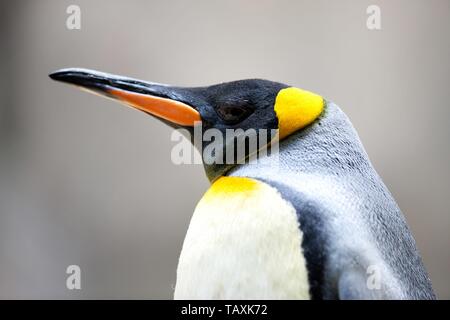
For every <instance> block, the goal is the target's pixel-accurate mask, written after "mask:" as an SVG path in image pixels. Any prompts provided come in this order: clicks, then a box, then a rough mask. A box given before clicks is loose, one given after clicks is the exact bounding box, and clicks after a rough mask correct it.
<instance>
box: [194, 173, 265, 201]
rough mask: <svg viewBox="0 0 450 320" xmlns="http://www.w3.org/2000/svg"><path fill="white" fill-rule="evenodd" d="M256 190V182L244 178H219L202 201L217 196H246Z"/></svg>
mask: <svg viewBox="0 0 450 320" xmlns="http://www.w3.org/2000/svg"><path fill="white" fill-rule="evenodd" d="M257 189H258V181H256V180H254V179H250V178H244V177H229V176H226V177H220V178H219V179H217V180H216V181H215V182H214V183H213V184H212V185H211V187H210V188H209V189H208V191H207V192H206V193H205V195H204V196H203V200H206V201H208V199H210V198H215V197H217V196H223V197H227V196H233V195H235V194H241V195H246V194H249V193H252V192H253V191H255V190H257Z"/></svg>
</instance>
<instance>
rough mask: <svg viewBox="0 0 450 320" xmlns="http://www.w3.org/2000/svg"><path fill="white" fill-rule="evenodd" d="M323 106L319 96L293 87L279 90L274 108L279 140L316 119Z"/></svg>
mask: <svg viewBox="0 0 450 320" xmlns="http://www.w3.org/2000/svg"><path fill="white" fill-rule="evenodd" d="M324 104H325V103H324V100H323V98H322V97H321V96H319V95H317V94H315V93H312V92H309V91H305V90H302V89H298V88H294V87H290V88H286V89H282V90H280V92H278V95H277V97H276V99H275V106H274V110H275V113H276V115H277V117H278V129H279V132H280V139H283V138H285V137H287V136H288V135H290V134H291V133H293V132H295V131H297V130H299V129H301V128H303V127H305V126H307V125H308V124H310V123H311V122H313V121H314V120H315V119H317V117H318V116H319V115H320V114H321V113H322V110H323V108H324Z"/></svg>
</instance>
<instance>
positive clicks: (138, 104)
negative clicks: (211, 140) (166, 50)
mask: <svg viewBox="0 0 450 320" xmlns="http://www.w3.org/2000/svg"><path fill="white" fill-rule="evenodd" d="M107 91H108V93H109V94H111V95H112V96H113V97H115V98H117V99H119V100H121V101H122V102H124V103H126V104H128V105H130V106H132V107H133V108H136V109H138V110H141V111H144V112H148V113H150V114H152V115H154V116H157V117H159V118H162V119H165V120H168V121H170V122H173V123H176V124H178V125H181V126H190V127H192V126H194V123H195V122H196V121H201V118H200V113H198V111H197V110H195V109H194V108H192V107H191V106H189V105H187V104H185V103H183V102H180V101H176V100H172V99H167V98H161V97H157V96H152V95H147V94H142V93H136V92H130V91H126V90H119V89H108V90H107Z"/></svg>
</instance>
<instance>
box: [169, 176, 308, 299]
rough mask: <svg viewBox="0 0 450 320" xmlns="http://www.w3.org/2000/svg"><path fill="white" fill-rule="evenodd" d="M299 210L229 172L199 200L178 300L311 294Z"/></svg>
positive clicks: (186, 247)
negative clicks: (297, 211) (299, 222)
mask: <svg viewBox="0 0 450 320" xmlns="http://www.w3.org/2000/svg"><path fill="white" fill-rule="evenodd" d="M301 241H302V234H301V231H300V228H299V225H298V221H297V217H296V212H295V209H294V208H293V207H292V205H291V204H290V203H288V202H287V201H285V200H284V199H282V197H281V195H280V194H279V193H278V191H277V190H276V189H274V188H272V187H270V186H268V185H266V184H264V183H261V182H259V181H256V180H252V179H248V178H238V177H223V178H221V179H219V180H218V181H217V182H215V183H214V184H213V186H212V187H211V189H210V190H209V191H208V192H207V193H206V194H205V196H204V197H203V198H202V200H201V201H200V202H199V204H198V205H197V208H196V210H195V212H194V215H193V217H192V220H191V223H190V226H189V229H188V232H187V235H186V238H185V241H184V244H183V249H182V252H181V256H180V260H179V265H178V270H177V283H176V288H175V299H309V285H308V277H307V270H306V264H305V259H304V257H303V254H302V250H301Z"/></svg>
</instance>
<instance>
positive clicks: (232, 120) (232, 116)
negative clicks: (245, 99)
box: [216, 105, 254, 124]
mask: <svg viewBox="0 0 450 320" xmlns="http://www.w3.org/2000/svg"><path fill="white" fill-rule="evenodd" d="M253 110H254V109H253V108H250V107H249V106H230V105H222V106H218V107H217V108H216V112H217V114H218V115H219V117H220V118H221V119H222V120H223V121H224V122H225V123H226V124H236V123H239V122H241V121H243V120H244V119H246V118H247V117H248V116H249V115H250V114H252V113H253Z"/></svg>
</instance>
